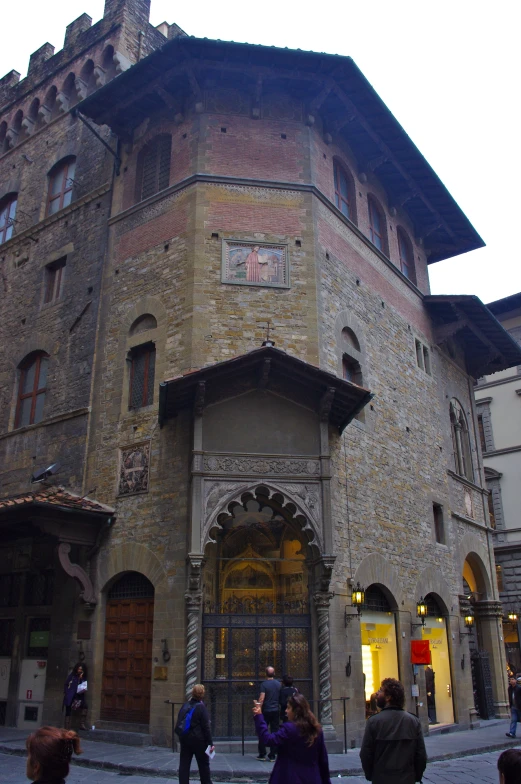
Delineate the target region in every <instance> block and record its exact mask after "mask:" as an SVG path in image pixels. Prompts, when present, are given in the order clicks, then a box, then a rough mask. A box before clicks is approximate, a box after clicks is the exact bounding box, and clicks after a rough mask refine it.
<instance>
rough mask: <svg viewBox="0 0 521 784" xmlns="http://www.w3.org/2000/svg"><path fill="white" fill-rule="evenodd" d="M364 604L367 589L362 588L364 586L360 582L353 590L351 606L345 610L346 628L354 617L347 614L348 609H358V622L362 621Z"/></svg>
mask: <svg viewBox="0 0 521 784" xmlns="http://www.w3.org/2000/svg"><path fill="white" fill-rule="evenodd" d="M364 602H365V588H362V586H361V585H360V583H359V582H358V583H357V584H356V585H355V586H354V588H353V589H352V590H351V604H350V605H349V604H348V605H346V608H345V614H344V621H345V625H346V626H347V625H348V624H349V623H350V622H351V618H352V617H353V614H352V613H348V612H347V608H348V607H356V611H357V613H358V616H357V617H358V620H360V615H361V613H362V608H363V606H364Z"/></svg>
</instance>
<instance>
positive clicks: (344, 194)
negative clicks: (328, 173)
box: [334, 161, 354, 220]
mask: <svg viewBox="0 0 521 784" xmlns="http://www.w3.org/2000/svg"><path fill="white" fill-rule="evenodd" d="M334 175H335V204H336V206H337V207H338V209H339V210H340V212H341V213H343V214H344V215H345V216H346V218H349V219H350V220H354V215H353V212H354V211H353V203H354V198H353V190H354V188H353V180H352V177H350V176H349V175H348V174H347V172H346V170H345V169H344V167H343V166H341V165H340V164H339V163H338V161H335V165H334Z"/></svg>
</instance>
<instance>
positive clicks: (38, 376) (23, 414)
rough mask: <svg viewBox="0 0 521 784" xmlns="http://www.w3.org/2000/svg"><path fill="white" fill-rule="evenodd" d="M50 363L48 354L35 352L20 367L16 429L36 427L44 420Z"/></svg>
mask: <svg viewBox="0 0 521 784" xmlns="http://www.w3.org/2000/svg"><path fill="white" fill-rule="evenodd" d="M48 363H49V356H48V354H46V353H45V352H43V351H34V352H33V353H32V354H29V356H28V357H26V358H25V359H24V361H23V362H22V364H21V365H20V382H19V386H18V404H17V407H16V418H15V427H25V426H26V425H34V424H36V423H37V422H41V420H42V419H43V404H44V402H45V393H46V392H47V365H48Z"/></svg>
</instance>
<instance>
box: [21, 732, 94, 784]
mask: <svg viewBox="0 0 521 784" xmlns="http://www.w3.org/2000/svg"><path fill="white" fill-rule="evenodd" d="M26 746H27V767H26V775H27V778H28V779H30V780H31V781H36V782H41V784H44V782H45V784H63V782H64V780H65V779H66V778H67V776H68V775H69V765H70V761H71V757H72V752H73V751H74V752H75V753H76V754H81V749H80V739H79V738H78V736H77V734H76V733H75V732H73V731H72V730H61V729H58V727H40V729H39V730H36V732H33V734H32V735H29V737H28V738H27V740H26Z"/></svg>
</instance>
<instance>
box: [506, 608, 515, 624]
mask: <svg viewBox="0 0 521 784" xmlns="http://www.w3.org/2000/svg"><path fill="white" fill-rule="evenodd" d="M508 620H509V621H513V622H514V623H515V622H516V621H517V613H516V612H514V611H513V610H510V612H509V613H508Z"/></svg>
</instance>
